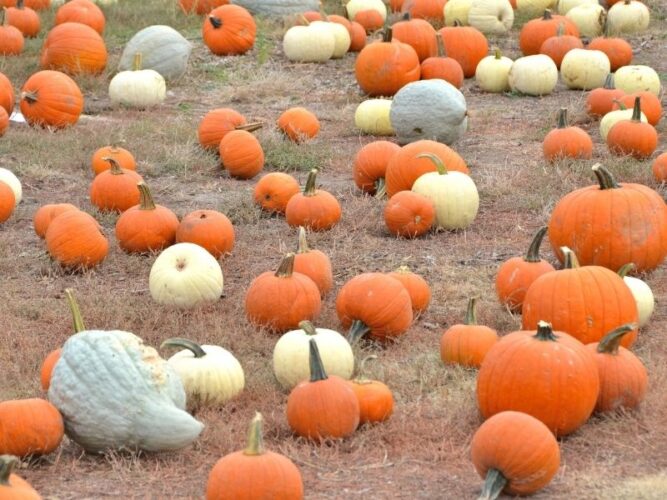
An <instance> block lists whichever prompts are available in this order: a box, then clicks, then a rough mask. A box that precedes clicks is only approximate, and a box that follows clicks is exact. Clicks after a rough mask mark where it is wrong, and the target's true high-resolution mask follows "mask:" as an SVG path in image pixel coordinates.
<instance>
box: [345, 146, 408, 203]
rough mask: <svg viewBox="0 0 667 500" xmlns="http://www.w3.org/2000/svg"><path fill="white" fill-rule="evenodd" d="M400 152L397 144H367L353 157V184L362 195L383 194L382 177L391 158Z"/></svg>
mask: <svg viewBox="0 0 667 500" xmlns="http://www.w3.org/2000/svg"><path fill="white" fill-rule="evenodd" d="M400 150H401V147H400V146H399V145H398V144H395V143H393V142H389V141H374V142H369V143H368V144H366V145H365V146H364V147H362V148H361V149H360V150H359V151H358V152H357V154H356V156H355V157H354V165H353V167H352V175H353V176H354V183H355V184H356V185H357V187H358V188H359V189H361V190H362V191H363V192H364V193H368V194H376V193H378V192H380V193H383V192H384V183H385V181H384V176H385V172H386V171H387V165H389V161H390V160H391V158H392V157H393V156H394V155H395V154H396V153H397V152H398V151H400Z"/></svg>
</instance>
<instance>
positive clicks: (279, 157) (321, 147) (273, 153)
mask: <svg viewBox="0 0 667 500" xmlns="http://www.w3.org/2000/svg"><path fill="white" fill-rule="evenodd" d="M261 143H262V148H263V149H264V155H265V158H266V168H267V169H268V170H278V171H280V172H294V171H297V172H299V171H301V172H307V171H309V170H311V169H313V168H317V169H320V170H322V169H323V168H324V167H325V166H326V165H327V158H329V157H330V156H331V150H330V147H329V146H327V145H325V144H322V143H319V142H306V143H302V144H296V143H294V142H292V141H290V140H287V139H284V138H283V137H282V136H280V135H278V134H276V135H272V136H270V137H268V138H264V139H263V140H262V141H261Z"/></svg>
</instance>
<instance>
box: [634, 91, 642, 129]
mask: <svg viewBox="0 0 667 500" xmlns="http://www.w3.org/2000/svg"><path fill="white" fill-rule="evenodd" d="M632 121H633V122H637V123H639V122H641V121H642V98H641V97H639V96H637V97H635V106H634V107H633V108H632Z"/></svg>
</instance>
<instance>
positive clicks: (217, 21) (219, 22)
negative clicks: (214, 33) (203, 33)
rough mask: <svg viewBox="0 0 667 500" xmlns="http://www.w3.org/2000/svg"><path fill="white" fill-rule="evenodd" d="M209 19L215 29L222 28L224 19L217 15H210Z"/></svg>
mask: <svg viewBox="0 0 667 500" xmlns="http://www.w3.org/2000/svg"><path fill="white" fill-rule="evenodd" d="M208 20H209V22H210V23H211V26H213V27H214V28H215V29H220V28H222V19H220V18H219V17H215V16H208Z"/></svg>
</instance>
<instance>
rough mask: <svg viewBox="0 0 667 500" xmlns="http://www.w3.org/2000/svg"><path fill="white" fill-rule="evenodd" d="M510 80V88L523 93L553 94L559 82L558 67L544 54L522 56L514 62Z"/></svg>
mask: <svg viewBox="0 0 667 500" xmlns="http://www.w3.org/2000/svg"><path fill="white" fill-rule="evenodd" d="M508 81H509V84H510V88H511V89H512V90H513V91H515V92H520V93H521V94H526V95H533V96H539V95H547V94H551V93H552V92H553V90H554V89H555V88H556V84H557V83H558V68H557V67H556V63H554V62H553V60H552V59H551V58H550V57H549V56H546V55H544V54H536V55H532V56H525V57H520V58H518V59H517V60H516V61H514V63H513V64H512V67H511V68H510V72H509V75H508Z"/></svg>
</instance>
